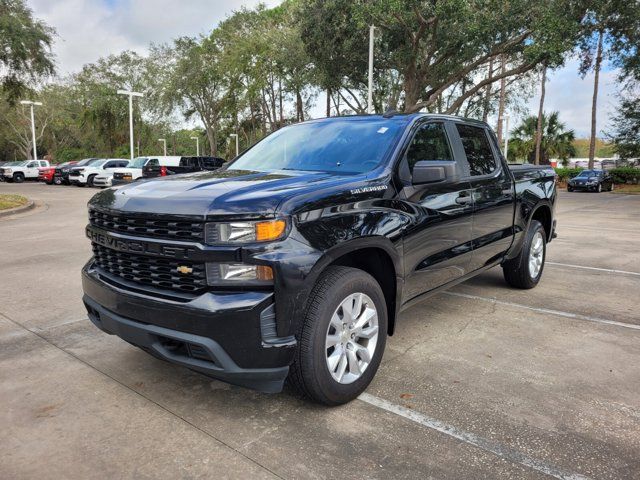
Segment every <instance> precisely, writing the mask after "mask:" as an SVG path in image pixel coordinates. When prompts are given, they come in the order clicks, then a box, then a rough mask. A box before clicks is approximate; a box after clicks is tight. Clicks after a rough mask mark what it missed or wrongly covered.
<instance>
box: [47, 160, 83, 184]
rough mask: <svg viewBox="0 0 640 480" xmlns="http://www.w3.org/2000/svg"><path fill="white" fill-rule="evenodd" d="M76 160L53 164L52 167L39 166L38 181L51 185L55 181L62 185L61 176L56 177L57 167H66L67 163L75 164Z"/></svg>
mask: <svg viewBox="0 0 640 480" xmlns="http://www.w3.org/2000/svg"><path fill="white" fill-rule="evenodd" d="M76 163H78V162H76V161H74V162H65V163H61V164H60V165H52V166H50V167H41V168H38V181H39V182H45V183H46V184H47V185H51V184H53V183H55V184H56V185H60V184H61V183H62V181H61V177H55V176H54V175H55V173H56V167H64V166H67V165H75V164H76Z"/></svg>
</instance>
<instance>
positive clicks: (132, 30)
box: [28, 0, 616, 137]
mask: <svg viewBox="0 0 640 480" xmlns="http://www.w3.org/2000/svg"><path fill="white" fill-rule="evenodd" d="M258 3H260V2H259V1H258V0H182V1H176V0H28V4H29V5H30V6H31V8H32V9H33V10H34V13H35V15H36V17H38V18H40V19H42V20H44V21H46V22H47V23H48V24H49V25H51V26H53V27H54V28H55V29H56V30H57V33H58V37H57V39H56V42H55V46H54V53H55V55H56V57H57V62H58V70H59V73H60V74H62V75H64V74H67V73H71V72H74V71H77V70H79V69H80V68H81V67H82V65H84V64H85V63H89V62H94V61H96V60H97V59H98V58H100V57H103V56H107V55H109V54H112V53H118V52H120V51H122V50H126V49H131V50H136V51H138V52H140V53H145V52H146V51H147V47H148V46H149V44H150V43H151V42H154V43H162V42H169V41H171V40H172V39H173V38H176V37H179V36H183V35H189V36H194V35H198V34H201V33H202V34H207V33H208V32H210V31H211V29H212V28H213V27H214V26H215V25H217V24H218V23H219V22H220V21H221V20H223V19H224V18H225V17H226V16H228V15H230V14H231V13H232V12H233V11H234V10H237V9H239V8H240V7H241V6H243V5H244V6H247V7H253V6H255V5H257V4H258ZM262 3H265V4H267V5H268V6H270V5H275V4H277V3H279V1H278V0H266V1H265V0H263V1H262ZM615 88H616V86H615V72H611V71H608V72H603V74H602V75H601V88H600V100H599V102H598V106H599V109H598V120H597V122H598V136H602V130H603V129H604V128H606V125H607V123H608V121H609V116H610V114H611V113H612V112H613V111H614V109H615V105H616V100H615V96H614V95H615ZM592 89H593V74H590V75H588V76H587V77H586V78H585V79H584V80H582V79H581V78H580V77H579V76H578V71H577V62H576V61H569V62H568V63H567V66H566V67H564V68H562V69H560V70H558V71H556V72H553V73H552V74H551V75H550V76H549V82H548V83H547V95H546V101H545V110H547V111H552V110H558V111H559V112H560V118H561V120H562V121H563V122H565V123H566V124H567V126H568V127H569V128H573V129H574V130H575V131H576V134H577V136H578V137H587V136H588V135H589V131H590V121H591V95H592V91H593V90H592ZM317 101H318V107H317V108H316V109H314V111H313V113H314V114H316V115H318V116H319V115H322V112H323V104H324V97H323V96H322V95H321V96H319V98H318V100H317ZM538 101H539V97H537V96H536V97H534V98H532V99H531V100H530V102H529V105H530V109H531V111H532V113H533V112H537V108H538ZM512 125H513V123H512Z"/></svg>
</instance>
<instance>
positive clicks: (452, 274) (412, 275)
mask: <svg viewBox="0 0 640 480" xmlns="http://www.w3.org/2000/svg"><path fill="white" fill-rule="evenodd" d="M452 128H453V124H451V122H448V121H428V122H426V123H423V124H421V125H419V127H418V129H417V130H416V131H415V133H414V136H413V138H412V140H411V142H410V144H409V147H408V148H407V150H406V153H405V154H404V157H403V158H402V160H401V162H400V165H399V176H400V177H401V178H402V177H405V178H408V179H411V175H412V173H413V166H414V165H415V164H416V163H417V162H419V161H439V162H443V161H451V162H453V163H455V164H456V166H457V170H458V175H457V176H456V177H454V178H450V179H445V180H444V181H440V182H437V183H427V184H422V185H413V184H412V183H409V184H408V185H406V184H405V186H404V188H403V189H402V192H401V194H400V197H401V199H404V200H405V201H406V202H407V203H409V204H410V205H411V206H412V207H413V208H414V210H415V212H416V218H417V221H416V224H415V225H414V226H413V227H412V228H411V229H409V230H408V231H407V232H406V233H405V237H404V241H403V247H404V262H405V265H404V269H405V287H404V298H405V299H406V300H407V301H410V300H411V299H412V298H415V297H417V296H419V295H420V294H422V293H425V292H428V291H429V290H433V289H434V288H437V287H439V286H441V285H444V284H446V283H448V282H451V281H453V280H455V279H457V278H460V277H462V276H463V275H465V274H466V273H468V272H469V265H470V260H471V225H472V211H473V208H472V205H471V191H470V185H469V181H468V180H467V179H464V178H463V177H466V176H467V172H465V171H463V168H464V164H463V162H464V156H463V154H462V153H461V152H460V148H459V145H458V146H456V145H455V143H454V142H452V141H451V140H452V136H451V133H452V132H451V129H452ZM461 178H463V179H461ZM403 183H404V182H403Z"/></svg>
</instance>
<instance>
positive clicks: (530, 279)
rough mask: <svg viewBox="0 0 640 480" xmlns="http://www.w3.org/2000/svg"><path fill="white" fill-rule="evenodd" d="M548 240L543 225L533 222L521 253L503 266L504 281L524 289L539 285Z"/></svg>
mask: <svg viewBox="0 0 640 480" xmlns="http://www.w3.org/2000/svg"><path fill="white" fill-rule="evenodd" d="M546 238H547V235H546V232H545V230H544V227H543V226H542V224H541V223H540V222H539V221H537V220H531V224H530V225H529V229H528V230H527V233H526V238H525V239H524V243H523V244H522V249H521V250H520V253H519V254H518V256H517V257H515V258H513V259H511V260H507V261H506V262H505V263H504V264H503V265H502V272H503V274H504V279H505V280H506V282H507V283H508V284H509V285H511V286H512V287H516V288H522V289H529V288H533V287H535V286H536V285H538V282H539V281H540V278H541V277H542V270H543V269H544V262H545V258H546V255H547V242H546Z"/></svg>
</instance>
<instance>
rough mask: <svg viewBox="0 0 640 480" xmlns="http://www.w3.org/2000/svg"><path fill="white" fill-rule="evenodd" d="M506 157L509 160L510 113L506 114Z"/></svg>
mask: <svg viewBox="0 0 640 480" xmlns="http://www.w3.org/2000/svg"><path fill="white" fill-rule="evenodd" d="M504 158H506V159H507V161H508V160H509V115H505V116H504Z"/></svg>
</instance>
